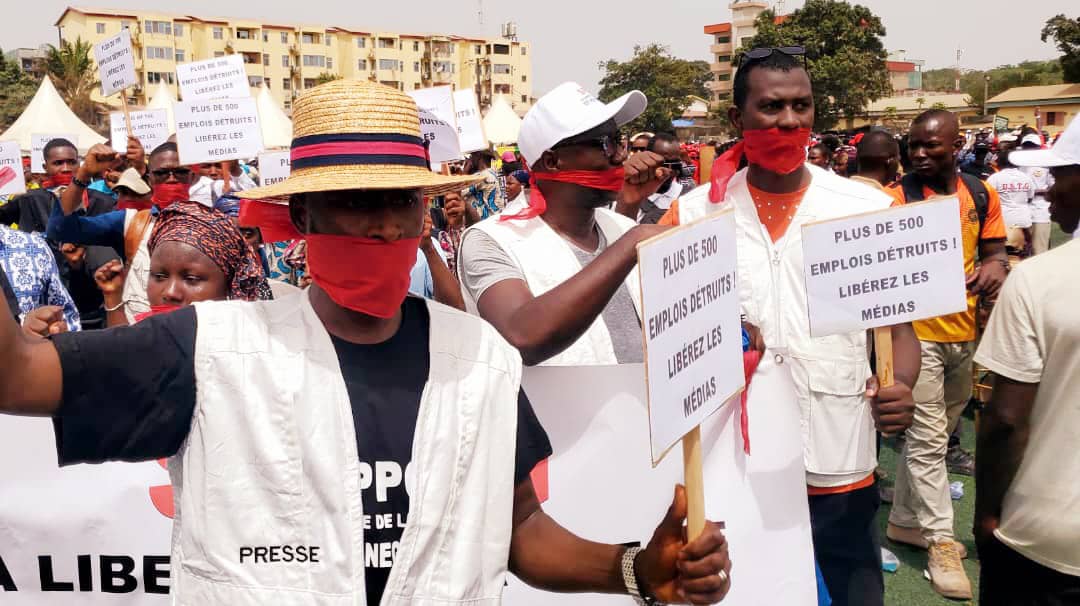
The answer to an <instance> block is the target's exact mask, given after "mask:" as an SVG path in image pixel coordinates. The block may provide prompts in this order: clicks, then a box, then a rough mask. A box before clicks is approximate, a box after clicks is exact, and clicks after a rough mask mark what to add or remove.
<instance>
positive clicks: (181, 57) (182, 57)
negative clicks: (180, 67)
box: [174, 48, 187, 63]
mask: <svg viewBox="0 0 1080 606" xmlns="http://www.w3.org/2000/svg"><path fill="white" fill-rule="evenodd" d="M174 55H175V56H176V62H177V63H183V62H184V61H186V60H187V57H186V53H185V52H184V49H182V48H178V49H176V52H175V53H174Z"/></svg>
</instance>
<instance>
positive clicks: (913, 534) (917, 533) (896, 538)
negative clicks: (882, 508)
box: [885, 522, 968, 560]
mask: <svg viewBox="0 0 1080 606" xmlns="http://www.w3.org/2000/svg"><path fill="white" fill-rule="evenodd" d="M885 536H886V537H888V539H889V540H890V541H892V542H893V543H902V544H904V545H907V546H908V547H915V548H917V549H928V548H929V547H930V543H929V542H928V541H927V540H926V539H925V538H924V537H923V534H922V531H921V530H919V529H918V528H906V527H904V526H897V525H896V524H893V523H892V522H889V525H888V527H886V528H885ZM953 544H954V545H956V551H957V553H959V554H960V559H962V560H966V559H967V557H968V553H967V547H964V544H963V543H957V542H955V541H954V542H953Z"/></svg>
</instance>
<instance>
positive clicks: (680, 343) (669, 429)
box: [638, 209, 746, 464]
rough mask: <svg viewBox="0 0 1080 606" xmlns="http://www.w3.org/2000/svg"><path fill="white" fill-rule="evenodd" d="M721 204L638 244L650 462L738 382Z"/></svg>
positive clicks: (730, 258) (731, 273) (730, 225)
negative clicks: (701, 215)
mask: <svg viewBox="0 0 1080 606" xmlns="http://www.w3.org/2000/svg"><path fill="white" fill-rule="evenodd" d="M735 242H736V232H735V214H734V212H733V210H731V209H728V210H725V211H722V212H718V213H713V214H711V215H709V216H707V217H705V218H703V219H701V220H699V221H695V222H693V223H689V224H687V225H684V226H681V227H679V228H676V229H672V230H669V231H667V232H665V233H664V234H663V235H660V236H657V237H655V238H651V239H649V240H646V241H645V242H643V243H641V244H639V245H638V271H639V272H640V275H641V303H642V318H643V320H642V323H641V328H642V332H644V334H645V362H646V364H645V366H646V378H647V380H648V395H649V434H650V442H651V444H652V460H653V464H657V463H659V462H660V459H661V458H663V456H664V454H665V453H666V452H667V451H668V449H670V448H671V447H672V446H673V445H675V443H676V442H678V441H679V440H680V439H682V437H683V436H684V435H686V434H687V432H689V431H690V430H692V429H693V428H695V427H697V426H698V425H700V424H701V422H702V421H704V420H705V419H706V418H707V417H708V416H709V415H711V414H712V413H714V412H716V411H717V409H719V408H720V407H721V406H722V405H723V404H724V402H726V401H727V400H728V399H729V398H731V397H732V396H733V395H735V394H737V393H738V392H739V390H741V389H742V388H743V387H744V386H745V384H746V378H745V375H744V373H743V361H742V323H741V320H740V314H739V294H738V290H737V288H736V285H737V281H736V275H735V269H736V262H735V254H736V244H735Z"/></svg>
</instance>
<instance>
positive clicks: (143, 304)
mask: <svg viewBox="0 0 1080 606" xmlns="http://www.w3.org/2000/svg"><path fill="white" fill-rule="evenodd" d="M138 212H139V211H137V210H134V209H130V208H129V209H128V210H126V211H124V236H125V237H124V241H125V242H126V241H127V231H128V228H129V227H131V221H132V220H133V219H134V218H135V215H136V214H138ZM156 221H157V217H151V218H150V223H149V224H148V225H147V226H146V231H145V232H144V233H143V237H142V240H140V241H139V248H138V250H137V251H136V252H135V258H134V259H127V266H128V271H127V277H126V278H124V290H123V293H122V296H123V299H122V300H123V301H124V302H125V303H126V304H125V305H124V315H125V316H127V320H128V323H129V324H134V323H135V316H137V315H139V314H142V313H146V312H148V311H150V299H149V298H148V297H147V296H146V287H147V285H149V284H150V249H149V248H148V247H147V244H148V243H149V242H150V234H152V233H153V232H154V223H155V222H156Z"/></svg>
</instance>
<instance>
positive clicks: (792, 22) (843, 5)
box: [742, 0, 892, 131]
mask: <svg viewBox="0 0 1080 606" xmlns="http://www.w3.org/2000/svg"><path fill="white" fill-rule="evenodd" d="M755 26H756V27H757V35H756V36H754V37H753V39H751V40H750V43H749V44H748V45H747V46H746V47H744V48H743V49H742V50H747V48H752V47H761V46H771V47H776V46H802V47H803V48H805V49H806V67H807V70H809V72H810V78H811V80H812V81H813V83H814V106H815V120H814V128H815V129H816V130H819V131H821V130H827V129H829V128H832V127H833V126H834V125H836V123H837V122H838V121H839V120H840V118H848V119H850V118H854V117H855V116H857V115H859V114H861V113H862V112H863V111H865V110H864V108H865V107H866V106H867V105H868V104H869V103H870V102H871V101H874V100H876V99H880V98H881V97H885V96H887V95H888V94H890V92H891V91H892V87H891V86H890V85H889V72H888V70H887V69H886V66H885V59H886V57H887V54H886V52H885V44H884V41H883V38H884V36H885V26H884V25H882V23H881V19H880V18H878V16H877V15H875V14H874V13H872V12H871V11H870V9H868V8H866V7H864V6H860V5H854V6H853V5H851V4H848V3H847V2H842V1H840V0H806V4H805V5H803V7H802V8H801V9H799V10H796V11H795V12H793V13H792V14H791V15H789V16H788V18H787V19H785V20H784V21H783V22H782V23H779V24H778V23H776V22H775V14H774V13H773V12H772V11H771V10H767V11H765V12H763V13H761V15H759V16H758V18H757V22H756V23H755Z"/></svg>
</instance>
